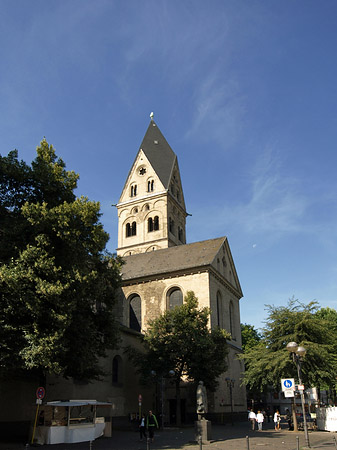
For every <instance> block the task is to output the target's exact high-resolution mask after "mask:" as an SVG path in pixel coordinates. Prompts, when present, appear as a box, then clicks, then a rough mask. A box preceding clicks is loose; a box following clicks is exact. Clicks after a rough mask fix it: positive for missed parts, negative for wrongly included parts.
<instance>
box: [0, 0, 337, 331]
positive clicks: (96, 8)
mask: <svg viewBox="0 0 337 450" xmlns="http://www.w3.org/2000/svg"><path fill="white" fill-rule="evenodd" d="M336 49H337V2H336V1H335V0H324V1H317V0H315V1H311V0H284V1H279V0H278V1H276V0H261V1H255V0H210V1H209V2H205V1H199V0H194V1H189V0H183V1H181V0H180V1H177V0H166V1H164V0H155V1H152V0H143V1H141V2H140V1H135V0H125V1H121V0H118V1H117V0H116V1H115V0H95V1H94V0H91V1H88V0H67V1H65V0H48V1H45V0H32V1H29V2H28V1H26V0H21V1H20V0H1V4H0V65H1V70H0V152H1V154H2V155H5V154H7V153H8V152H9V151H10V150H12V149H14V148H16V149H18V151H19V158H20V159H23V160H25V161H26V162H28V163H30V162H31V161H32V159H34V157H35V154H36V153H35V151H36V147H37V145H39V142H40V141H41V140H42V139H43V137H44V136H45V137H46V139H47V141H48V142H49V143H50V144H53V145H54V147H55V149H56V152H57V154H58V156H60V157H62V158H63V159H64V161H65V162H66V164H67V168H68V169H69V170H70V169H71V170H75V171H76V172H78V173H79V174H80V182H79V186H78V190H77V194H78V195H86V196H88V197H89V198H90V199H91V200H95V201H100V202H101V207H102V213H103V216H102V222H103V224H104V228H105V229H106V231H108V232H109V234H110V241H109V250H111V251H114V250H115V248H116V247H117V213H116V209H115V208H114V207H112V206H111V204H114V203H117V202H118V199H119V196H120V193H121V190H122V187H123V185H124V182H125V179H126V177H127V174H128V171H129V169H130V167H131V164H132V163H133V160H134V158H135V155H136V153H137V151H138V148H139V146H140V144H141V141H142V139H143V136H144V134H145V131H146V129H147V126H148V123H149V120H150V119H149V114H150V112H151V111H154V114H155V116H154V119H155V121H156V123H157V124H158V126H159V128H160V130H161V131H162V133H163V134H164V136H165V137H166V139H167V141H168V142H169V144H170V145H171V147H172V148H173V150H174V151H175V153H176V154H177V156H178V160H179V165H180V171H181V176H182V181H183V188H184V195H185V201H186V205H187V210H188V212H189V213H190V214H192V217H188V220H187V239H188V242H195V241H199V240H204V239H210V238H215V237H219V236H224V235H226V236H227V237H228V239H229V243H230V246H231V249H232V253H233V257H234V260H235V263H236V268H237V271H238V275H239V278H240V281H241V285H242V289H243V292H244V298H243V299H242V300H241V321H242V322H244V323H249V324H252V325H254V326H255V327H257V328H259V327H261V326H263V321H264V320H265V319H266V311H265V305H266V304H271V305H275V306H281V305H285V304H286V303H287V301H288V299H289V298H291V297H293V296H294V297H295V298H298V299H299V300H300V301H302V302H304V303H308V302H309V301H311V300H317V301H318V302H319V304H320V305H321V306H322V307H332V308H336V307H337V259H336V255H337V226H336V223H337V220H336V219H337V176H336V167H337V156H336V142H337V89H336V84H337V81H336V80H337V56H336Z"/></svg>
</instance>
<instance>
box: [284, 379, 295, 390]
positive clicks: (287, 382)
mask: <svg viewBox="0 0 337 450" xmlns="http://www.w3.org/2000/svg"><path fill="white" fill-rule="evenodd" d="M281 387H282V391H287V390H292V391H294V390H295V379H294V378H282V379H281Z"/></svg>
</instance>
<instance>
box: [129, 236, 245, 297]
mask: <svg viewBox="0 0 337 450" xmlns="http://www.w3.org/2000/svg"><path fill="white" fill-rule="evenodd" d="M224 243H226V247H227V248H228V252H229V255H230V249H229V245H228V242H227V238H226V237H220V238H215V239H210V240H207V241H201V242H194V243H192V244H184V245H177V246H175V247H169V248H165V249H160V250H155V251H153V252H148V253H137V254H135V255H130V256H125V257H123V260H124V261H125V264H124V265H123V266H122V270H121V273H122V280H123V281H124V282H127V281H131V280H136V279H140V278H151V277H153V276H156V275H157V276H159V275H164V276H165V275H168V274H169V273H173V272H177V271H178V272H179V271H184V270H186V271H188V270H192V269H194V270H195V269H203V268H207V267H209V266H211V265H212V263H214V260H215V258H216V256H217V254H218V252H219V250H220V249H221V247H222V245H223V244H224ZM230 258H231V255H230ZM231 259H232V258H231ZM232 264H233V271H234V272H235V274H234V277H235V280H236V283H237V288H236V287H235V286H233V287H234V288H235V289H237V291H238V292H239V293H240V294H241V295H242V291H241V287H240V283H239V280H238V278H237V275H236V271H235V267H234V262H232ZM213 267H214V264H213ZM227 281H228V280H227Z"/></svg>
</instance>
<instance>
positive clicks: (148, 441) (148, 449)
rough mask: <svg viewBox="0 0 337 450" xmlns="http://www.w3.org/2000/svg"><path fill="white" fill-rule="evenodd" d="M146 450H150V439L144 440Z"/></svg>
mask: <svg viewBox="0 0 337 450" xmlns="http://www.w3.org/2000/svg"><path fill="white" fill-rule="evenodd" d="M146 450H150V438H147V439H146Z"/></svg>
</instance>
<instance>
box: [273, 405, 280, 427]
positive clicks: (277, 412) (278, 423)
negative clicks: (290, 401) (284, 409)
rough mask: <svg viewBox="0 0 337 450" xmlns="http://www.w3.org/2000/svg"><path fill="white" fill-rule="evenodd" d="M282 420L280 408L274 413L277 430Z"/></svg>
mask: <svg viewBox="0 0 337 450" xmlns="http://www.w3.org/2000/svg"><path fill="white" fill-rule="evenodd" d="M280 422H281V416H280V413H279V411H278V410H276V411H275V413H274V425H275V431H279V430H280Z"/></svg>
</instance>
